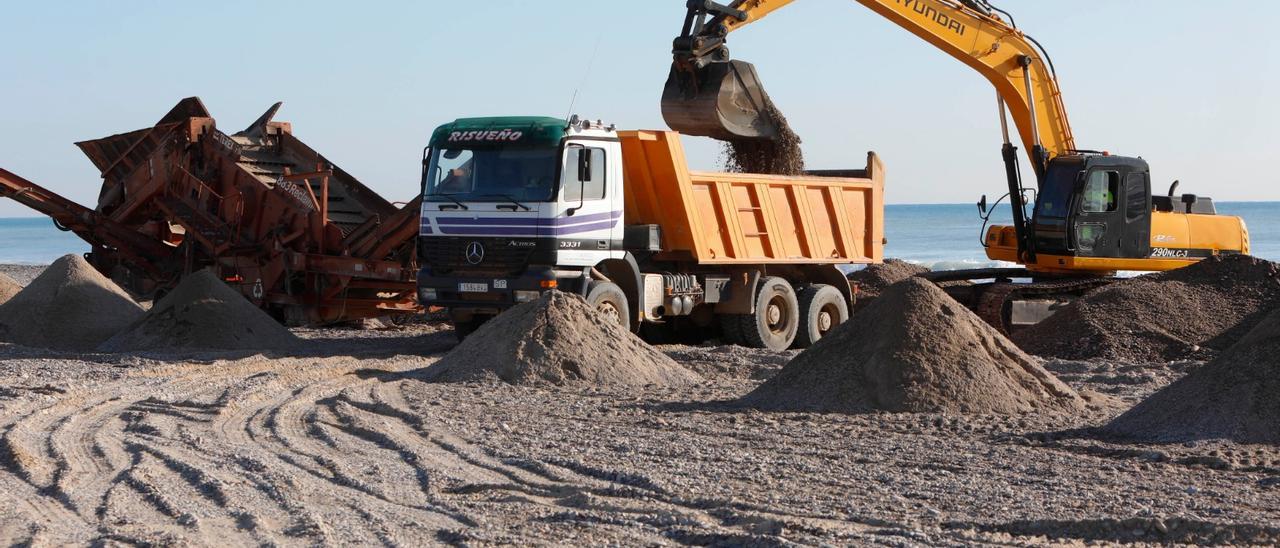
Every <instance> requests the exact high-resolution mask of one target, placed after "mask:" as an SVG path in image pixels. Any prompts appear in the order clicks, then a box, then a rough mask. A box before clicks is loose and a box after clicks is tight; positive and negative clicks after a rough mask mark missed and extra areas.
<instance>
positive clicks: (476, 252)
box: [467, 242, 484, 264]
mask: <svg viewBox="0 0 1280 548" xmlns="http://www.w3.org/2000/svg"><path fill="white" fill-rule="evenodd" d="M483 260H484V246H483V245H480V242H471V243H469V244H467V262H468V263H470V264H480V261H483Z"/></svg>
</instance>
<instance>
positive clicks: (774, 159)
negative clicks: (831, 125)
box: [724, 96, 804, 175]
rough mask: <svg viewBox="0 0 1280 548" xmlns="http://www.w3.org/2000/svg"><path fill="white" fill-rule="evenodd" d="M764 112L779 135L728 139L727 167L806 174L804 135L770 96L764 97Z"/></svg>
mask: <svg viewBox="0 0 1280 548" xmlns="http://www.w3.org/2000/svg"><path fill="white" fill-rule="evenodd" d="M761 114H762V115H763V116H764V117H765V118H767V119H768V120H769V123H770V124H772V125H773V126H774V127H775V128H777V129H778V136H777V137H776V138H774V139H739V140H736V141H726V142H725V144H724V164H725V166H724V167H725V170H726V171H729V172H733V173H765V174H769V175H803V174H804V153H803V152H801V150H800V136H799V135H796V132H795V131H792V129H791V125H790V124H788V123H787V119H786V117H784V116H783V115H782V112H780V111H779V110H778V108H777V107H776V106H774V104H773V101H772V100H770V99H769V97H768V96H765V98H764V111H763V112H762V113H761Z"/></svg>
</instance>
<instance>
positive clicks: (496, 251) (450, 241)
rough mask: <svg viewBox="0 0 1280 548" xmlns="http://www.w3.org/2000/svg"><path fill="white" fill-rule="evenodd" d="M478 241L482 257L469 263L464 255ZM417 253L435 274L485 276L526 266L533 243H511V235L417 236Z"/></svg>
mask: <svg viewBox="0 0 1280 548" xmlns="http://www.w3.org/2000/svg"><path fill="white" fill-rule="evenodd" d="M472 243H479V244H480V245H481V246H482V247H483V248H484V258H483V259H481V260H480V261H479V262H478V263H476V264H472V262H471V261H468V259H467V248H468V247H470V246H471V244H472ZM418 245H419V254H420V255H421V259H422V260H424V261H425V262H426V264H427V265H429V266H430V267H431V272H432V273H433V274H435V275H437V276H439V275H445V274H460V275H466V274H478V275H485V276H493V275H500V276H516V275H519V274H522V273H523V272H524V271H525V270H526V269H527V268H528V267H529V257H530V255H532V254H533V251H534V248H533V247H519V246H512V245H511V239H510V238H448V237H440V236H434V237H433V236H419V237H418Z"/></svg>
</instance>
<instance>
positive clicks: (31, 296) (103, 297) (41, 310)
mask: <svg viewBox="0 0 1280 548" xmlns="http://www.w3.org/2000/svg"><path fill="white" fill-rule="evenodd" d="M142 314H143V311H142V307H140V306H138V303H136V302H134V301H133V299H132V298H130V297H129V295H128V294H127V293H125V291H124V290H123V289H120V287H119V286H117V285H116V284H115V283H113V282H112V281H111V280H109V279H107V278H106V277H105V276H103V275H102V274H101V273H99V272H98V271H97V270H95V269H94V268H93V266H90V265H89V263H88V262H85V260H84V258H82V257H80V256H79V255H67V256H64V257H62V258H61V259H58V260H57V261H54V263H53V264H52V265H49V267H48V268H47V269H46V270H45V271H44V272H43V273H41V274H40V276H38V277H36V279H34V280H32V281H31V284H30V285H28V286H27V287H25V288H24V289H23V290H22V291H19V292H18V293H17V294H16V295H14V296H13V298H11V299H9V301H8V302H6V303H4V304H3V305H0V340H3V341H5V342H11V343H15V344H21V345H23V346H33V347H40V348H51V349H56V350H93V349H94V348H97V346H98V345H100V344H102V342H103V341H105V340H107V339H108V338H110V337H111V336H113V335H115V334H116V333H119V332H120V331H121V330H122V329H124V328H125V327H127V326H128V325H129V324H130V323H132V322H133V321H134V320H137V319H138V318H139V317H141V316H142Z"/></svg>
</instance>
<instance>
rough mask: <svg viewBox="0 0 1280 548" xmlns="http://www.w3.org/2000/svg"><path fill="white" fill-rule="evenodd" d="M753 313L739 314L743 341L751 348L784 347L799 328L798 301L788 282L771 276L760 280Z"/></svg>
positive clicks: (794, 337) (793, 339) (794, 336)
mask: <svg viewBox="0 0 1280 548" xmlns="http://www.w3.org/2000/svg"><path fill="white" fill-rule="evenodd" d="M755 309H756V312H755V314H743V315H741V316H739V318H740V319H741V324H740V325H739V329H741V330H742V342H743V344H745V345H746V346H750V347H752V348H768V349H770V350H786V349H787V348H789V347H790V346H791V343H792V342H793V341H795V339H796V331H798V330H799V328H800V303H799V302H798V300H797V299H796V291H795V289H794V288H792V287H791V282H788V281H786V280H784V279H782V278H777V277H771V278H765V279H764V280H761V281H760V289H759V290H757V292H756V306H755Z"/></svg>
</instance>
